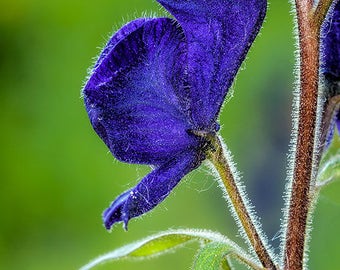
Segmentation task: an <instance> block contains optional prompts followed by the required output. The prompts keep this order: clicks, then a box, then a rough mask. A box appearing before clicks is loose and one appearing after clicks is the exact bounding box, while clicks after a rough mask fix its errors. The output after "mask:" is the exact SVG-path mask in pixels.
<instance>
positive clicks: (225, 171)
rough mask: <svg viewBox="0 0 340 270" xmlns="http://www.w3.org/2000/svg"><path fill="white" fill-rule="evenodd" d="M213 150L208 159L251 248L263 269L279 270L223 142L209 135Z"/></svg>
mask: <svg viewBox="0 0 340 270" xmlns="http://www.w3.org/2000/svg"><path fill="white" fill-rule="evenodd" d="M206 138H207V139H208V141H209V142H210V144H211V145H212V148H213V150H211V151H209V152H208V159H209V160H210V161H211V162H212V164H213V165H214V166H215V168H216V170H217V172H218V173H219V175H220V177H221V180H222V182H223V185H224V187H225V189H226V191H227V194H228V198H229V199H230V202H231V203H232V205H233V209H234V211H235V212H236V215H237V217H238V219H239V221H240V223H241V225H242V228H243V229H244V231H245V233H246V235H247V237H248V240H249V242H250V244H251V246H252V247H253V248H254V250H255V252H256V254H257V256H258V258H259V260H260V261H261V263H262V265H263V267H265V268H266V269H273V270H275V269H277V268H276V266H275V264H274V261H273V260H272V258H271V256H270V255H269V253H268V250H267V248H266V247H265V245H264V243H263V240H262V239H261V236H260V233H259V232H258V229H257V228H256V226H255V224H254V222H253V220H252V217H251V215H250V212H249V210H248V209H247V206H246V204H245V201H244V200H245V197H244V196H245V195H244V194H242V192H240V189H239V187H238V185H237V183H236V181H235V177H234V174H233V172H232V170H231V168H230V166H229V162H228V160H227V158H226V157H225V154H224V152H223V147H222V144H221V141H220V140H219V138H218V137H216V136H215V135H210V136H209V135H207V137H206Z"/></svg>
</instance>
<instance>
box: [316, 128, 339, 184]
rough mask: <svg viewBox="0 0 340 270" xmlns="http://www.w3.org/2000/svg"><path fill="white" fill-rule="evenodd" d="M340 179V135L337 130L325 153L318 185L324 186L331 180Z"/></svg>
mask: <svg viewBox="0 0 340 270" xmlns="http://www.w3.org/2000/svg"><path fill="white" fill-rule="evenodd" d="M339 179H340V137H339V134H338V133H337V131H336V132H335V134H334V137H333V140H332V142H331V144H330V146H329V147H328V149H327V151H326V153H325V154H324V156H323V158H322V160H321V164H320V168H319V172H318V176H317V186H318V187H322V186H325V185H327V184H329V183H330V182H333V181H336V180H339Z"/></svg>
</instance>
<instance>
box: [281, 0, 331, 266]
mask: <svg viewBox="0 0 340 270" xmlns="http://www.w3.org/2000/svg"><path fill="white" fill-rule="evenodd" d="M331 2H332V1H329V0H326V1H320V2H319V3H318V5H317V7H316V9H315V10H314V8H313V1H312V0H296V1H295V5H296V12H297V22H298V33H299V36H298V39H299V48H300V66H299V68H300V78H299V81H300V85H299V88H300V89H299V105H298V115H299V118H298V128H297V138H296V144H295V159H294V160H295V161H294V168H293V179H292V185H291V192H290V202H289V208H288V221H287V227H286V235H285V243H284V245H285V246H284V254H283V258H284V259H283V260H284V269H285V270H301V269H303V266H304V255H305V249H306V248H305V246H306V240H307V238H308V237H307V231H308V217H309V214H310V213H309V212H310V209H311V205H312V202H313V194H312V192H313V191H314V188H313V185H315V181H314V180H315V179H313V177H314V175H315V174H314V172H315V171H314V170H316V168H315V166H317V162H316V159H317V156H318V153H317V151H318V150H320V146H319V145H318V142H319V140H318V139H319V138H316V136H318V135H317V134H318V133H317V131H318V130H317V129H318V126H317V125H318V115H317V111H318V100H319V96H318V95H319V91H318V89H319V58H320V54H319V51H320V29H321V24H322V21H323V20H324V18H325V16H326V14H327V10H328V8H329V6H330V4H331Z"/></svg>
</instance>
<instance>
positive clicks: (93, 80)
mask: <svg viewBox="0 0 340 270" xmlns="http://www.w3.org/2000/svg"><path fill="white" fill-rule="evenodd" d="M150 20H152V19H148V18H140V19H136V20H134V21H131V22H129V23H128V24H126V25H124V26H123V27H122V28H121V29H120V30H119V31H118V32H117V33H115V34H114V35H113V36H112V37H111V39H110V40H109V42H108V43H107V44H106V46H105V48H104V49H103V51H102V52H101V54H100V56H99V58H98V60H97V62H96V64H95V66H94V67H93V70H92V72H91V75H90V79H89V81H88V82H87V85H86V87H87V88H94V87H96V86H98V84H101V83H103V82H106V81H108V80H109V79H110V78H111V76H112V75H111V72H110V71H109V70H108V69H107V62H108V61H110V53H111V52H112V51H113V50H114V48H115V46H116V45H117V44H118V43H119V42H120V41H122V40H123V39H124V38H126V37H127V36H128V35H130V34H131V33H132V32H134V31H135V30H137V29H138V28H140V27H141V26H143V24H144V23H145V22H147V21H150ZM103 61H104V63H103Z"/></svg>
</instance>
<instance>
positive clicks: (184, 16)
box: [83, 0, 266, 229]
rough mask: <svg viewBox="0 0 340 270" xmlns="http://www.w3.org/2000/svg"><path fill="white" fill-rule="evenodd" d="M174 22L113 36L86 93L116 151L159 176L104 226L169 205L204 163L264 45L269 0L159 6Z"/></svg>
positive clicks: (148, 23)
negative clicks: (252, 55) (226, 103)
mask: <svg viewBox="0 0 340 270" xmlns="http://www.w3.org/2000/svg"><path fill="white" fill-rule="evenodd" d="M158 2H159V3H160V4H162V5H163V6H164V7H165V8H166V9H167V10H168V11H169V12H170V13H171V14H172V15H173V16H174V17H175V18H176V20H174V19H170V18H142V19H137V20H134V21H132V22H130V23H128V24H127V25H125V26H124V27H123V28H121V29H120V30H119V31H118V32H117V33H116V34H114V35H113V36H112V38H111V39H110V41H109V42H108V44H107V45H106V47H105V48H104V50H103V52H102V53H101V55H100V56H99V59H98V61H97V63H96V64H95V66H94V68H93V70H92V73H91V76H90V78H89V80H88V82H87V83H86V85H85V88H84V90H83V94H84V100H85V105H86V110H87V112H88V115H89V118H90V121H91V124H92V125H93V128H94V130H95V131H96V132H97V133H98V135H99V136H100V137H101V139H102V140H103V141H104V142H105V144H106V145H107V146H108V148H109V149H110V151H111V152H112V154H113V155H114V156H115V157H116V158H117V159H119V160H121V161H123V162H128V163H137V164H147V165H151V166H152V167H153V171H152V172H151V173H149V174H148V175H146V176H145V177H144V178H143V179H142V180H141V181H140V182H139V183H138V184H137V185H136V186H135V187H134V188H132V189H130V190H128V191H126V192H124V193H123V194H121V195H120V196H119V197H118V198H117V199H116V200H115V201H114V202H113V203H112V204H111V206H110V207H109V208H108V209H107V210H106V211H105V212H104V214H103V218H104V223H105V227H106V228H107V229H110V228H111V227H112V225H113V224H114V223H116V222H120V221H123V222H124V223H125V226H127V223H128V221H129V220H130V219H131V218H133V217H137V216H140V215H142V214H144V213H145V212H147V211H149V210H151V209H153V208H154V207H155V206H156V205H158V204H159V203H160V202H161V201H163V200H164V199H165V198H166V197H167V196H168V195H169V193H170V192H171V190H172V189H173V188H174V187H175V186H176V185H177V184H178V182H179V181H180V180H181V179H182V178H183V177H184V176H185V175H186V174H188V173H189V172H190V171H192V170H194V169H195V168H197V167H198V166H199V165H200V164H201V162H202V161H203V160H204V159H205V151H206V150H207V143H206V141H205V139H204V137H203V136H198V135H197V134H198V133H204V134H209V133H215V132H217V131H218V129H219V125H218V123H217V117H218V113H219V110H220V108H221V105H222V103H223V100H224V98H225V96H226V94H227V91H228V88H229V87H230V85H231V84H232V82H233V79H234V77H235V75H236V73H237V71H238V69H239V67H240V65H241V63H242V61H243V60H244V58H245V56H246V53H247V51H248V49H249V47H250V46H251V44H252V42H253V40H254V39H255V37H256V35H257V33H258V31H259V29H260V27H261V25H262V21H263V18H264V16H265V12H266V0H238V1H230V0H211V1H205V0H186V1H184V0H158Z"/></svg>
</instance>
